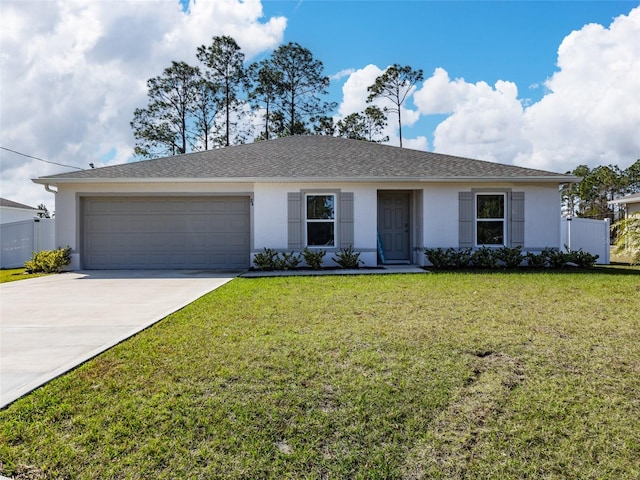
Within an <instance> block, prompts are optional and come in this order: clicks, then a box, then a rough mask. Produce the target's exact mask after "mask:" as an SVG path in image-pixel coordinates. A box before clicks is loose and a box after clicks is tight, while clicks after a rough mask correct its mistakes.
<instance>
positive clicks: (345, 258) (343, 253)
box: [332, 245, 364, 268]
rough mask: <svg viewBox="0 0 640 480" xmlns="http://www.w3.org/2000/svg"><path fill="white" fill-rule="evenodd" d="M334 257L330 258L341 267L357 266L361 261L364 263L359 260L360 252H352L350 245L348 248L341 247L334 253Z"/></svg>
mask: <svg viewBox="0 0 640 480" xmlns="http://www.w3.org/2000/svg"><path fill="white" fill-rule="evenodd" d="M336 257H337V258H336ZM336 257H333V258H332V260H333V261H334V262H336V263H337V264H338V265H340V267H341V268H358V267H359V266H360V264H361V263H364V262H363V261H362V260H360V252H354V251H353V246H352V245H349V247H348V248H341V249H340V251H339V252H338V253H336Z"/></svg>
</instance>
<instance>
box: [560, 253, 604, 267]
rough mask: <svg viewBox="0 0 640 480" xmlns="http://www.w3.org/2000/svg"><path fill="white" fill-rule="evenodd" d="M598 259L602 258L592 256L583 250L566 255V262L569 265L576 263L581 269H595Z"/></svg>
mask: <svg viewBox="0 0 640 480" xmlns="http://www.w3.org/2000/svg"><path fill="white" fill-rule="evenodd" d="M598 258H600V255H592V254H591V253H589V252H584V251H583V250H582V249H580V250H576V251H572V252H568V253H566V254H565V259H566V261H567V262H568V263H574V264H575V265H576V266H577V267H579V268H591V267H593V266H594V265H595V264H596V260H598Z"/></svg>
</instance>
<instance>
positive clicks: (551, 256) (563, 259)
mask: <svg viewBox="0 0 640 480" xmlns="http://www.w3.org/2000/svg"><path fill="white" fill-rule="evenodd" d="M540 255H546V256H547V263H548V264H549V266H550V267H551V268H562V267H564V266H565V265H566V263H567V262H568V261H569V258H568V256H567V254H566V253H564V252H561V251H560V250H554V249H551V248H545V249H544V250H543V251H542V253H541V254H540Z"/></svg>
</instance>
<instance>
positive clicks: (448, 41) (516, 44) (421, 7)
mask: <svg viewBox="0 0 640 480" xmlns="http://www.w3.org/2000/svg"><path fill="white" fill-rule="evenodd" d="M637 5H638V2H628V1H622V2H620V1H586V2H584V1H562V2H554V1H420V0H413V1H392V2H389V1H368V0H359V1H358V0H355V1H348V0H347V1H332V0H305V1H280V0H266V1H264V2H263V10H264V14H265V16H266V17H270V16H279V15H282V16H285V17H286V18H287V28H286V30H285V34H284V41H285V42H297V43H299V44H301V45H302V46H304V47H306V48H308V49H309V50H311V52H312V53H313V54H314V56H315V57H316V58H317V59H319V60H321V61H322V62H323V64H324V66H325V73H326V74H327V75H335V74H337V73H338V72H341V71H344V70H348V69H353V68H356V69H357V68H361V67H364V66H365V65H367V64H369V63H373V64H376V65H378V66H379V67H381V68H384V67H385V66H387V65H391V64H393V63H399V64H401V65H411V66H412V67H413V68H415V69H418V68H421V69H422V70H423V71H424V74H425V78H426V77H428V76H429V75H431V73H432V72H433V71H434V69H435V68H436V67H442V68H444V69H446V70H447V71H448V72H449V75H450V77H451V78H464V79H465V80H466V81H467V82H471V83H475V82H478V81H485V82H487V83H488V84H490V85H493V84H495V82H497V81H498V80H508V81H512V82H514V83H515V84H516V85H517V86H518V92H519V95H520V97H521V98H522V99H523V100H525V101H527V100H530V101H531V102H535V101H538V100H540V99H541V98H542V96H543V94H544V92H545V88H544V81H545V80H546V79H547V78H548V77H550V76H551V75H552V74H553V73H554V71H556V69H557V67H556V62H557V58H558V54H557V51H558V46H559V45H560V43H561V42H562V40H563V39H564V38H565V37H566V36H567V35H568V34H569V33H571V32H572V31H573V30H578V29H580V28H582V27H583V26H584V25H586V24H588V23H599V24H601V25H609V24H610V23H611V21H612V20H613V18H614V17H617V16H618V15H621V14H626V13H628V12H629V11H630V10H631V9H632V8H633V7H634V6H637ZM638 41H639V42H640V39H638ZM343 81H344V79H342V80H334V81H333V82H332V84H331V97H332V99H334V100H335V101H340V96H341V87H342V83H343ZM442 118H443V116H440V115H437V116H434V117H433V118H428V117H426V118H421V120H420V121H419V122H418V123H417V124H416V125H414V126H413V127H407V129H406V133H407V135H412V134H414V135H415V134H423V135H427V137H428V138H429V145H433V141H432V139H433V129H434V128H435V126H436V125H437V123H438V122H439V121H440V120H441V119H442Z"/></svg>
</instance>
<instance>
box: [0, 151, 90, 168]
mask: <svg viewBox="0 0 640 480" xmlns="http://www.w3.org/2000/svg"><path fill="white" fill-rule="evenodd" d="M0 148H1V149H2V150H6V151H7V152H11V153H15V154H18V155H22V156H23V157H27V158H33V159H34V160H38V161H40V162H45V163H52V164H53V165H59V166H61V167H67V168H77V169H78V170H82V168H80V167H74V166H73V165H65V164H64V163H58V162H52V161H50V160H44V159H43V158H38V157H34V156H33V155H27V154H26V153H20V152H16V151H15V150H11V149H10V148H6V147H0Z"/></svg>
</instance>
